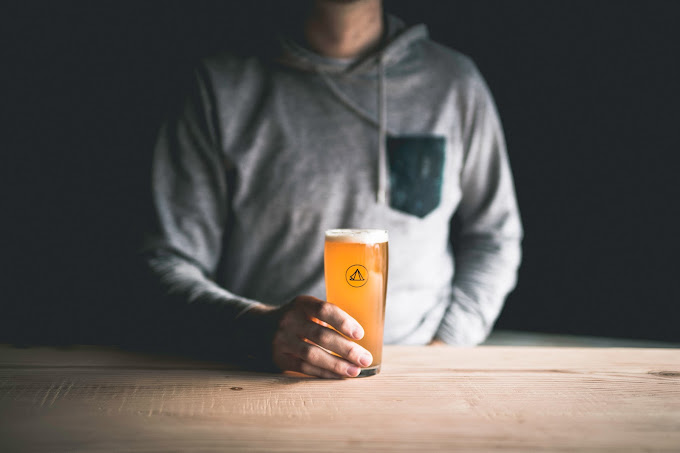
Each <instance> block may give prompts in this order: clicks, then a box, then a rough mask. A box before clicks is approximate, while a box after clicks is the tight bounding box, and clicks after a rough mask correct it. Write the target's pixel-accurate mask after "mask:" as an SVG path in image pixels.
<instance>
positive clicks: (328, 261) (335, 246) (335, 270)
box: [324, 230, 387, 376]
mask: <svg viewBox="0 0 680 453" xmlns="http://www.w3.org/2000/svg"><path fill="white" fill-rule="evenodd" d="M324 269H325V274H326V300H328V302H331V303H333V304H335V305H337V306H338V307H340V308H342V309H343V310H344V311H346V312H347V313H348V314H349V315H350V316H352V317H353V318H354V319H356V320H357V321H358V322H359V324H361V326H362V327H363V328H364V338H362V339H361V340H357V343H359V344H360V345H361V346H363V347H364V348H366V349H368V351H369V352H370V353H371V354H372V355H373V363H372V364H371V365H370V366H368V367H366V368H362V370H361V373H360V374H359V376H372V375H374V374H378V373H379V372H380V364H381V363H382V348H383V325H384V321H385V295H386V292H387V231H385V230H328V231H326V245H325V251H324Z"/></svg>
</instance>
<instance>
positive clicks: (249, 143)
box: [144, 17, 522, 345]
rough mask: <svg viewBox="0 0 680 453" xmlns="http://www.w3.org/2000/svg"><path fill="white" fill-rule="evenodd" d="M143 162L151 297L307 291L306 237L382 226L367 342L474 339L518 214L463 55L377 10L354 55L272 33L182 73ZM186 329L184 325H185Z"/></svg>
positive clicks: (318, 239) (230, 314)
mask: <svg viewBox="0 0 680 453" xmlns="http://www.w3.org/2000/svg"><path fill="white" fill-rule="evenodd" d="M193 88H194V90H193V91H192V92H191V93H190V94H189V95H188V97H187V100H186V102H185V104H184V108H183V110H181V112H180V113H179V114H178V115H177V116H176V117H174V118H172V119H171V120H169V121H168V122H167V123H166V124H165V125H164V126H163V128H162V130H161V132H160V134H159V137H158V141H157V146H156V148H155V153H154V160H153V185H152V186H153V202H154V214H155V215H156V222H155V224H154V225H153V227H152V228H150V229H149V231H148V234H147V236H146V239H145V243H144V252H145V253H144V256H145V260H146V263H147V264H148V267H149V269H150V270H151V272H152V275H153V278H154V281H155V284H156V285H157V287H158V288H159V289H160V290H161V292H162V293H163V295H164V296H165V297H166V298H167V300H168V301H175V303H179V304H184V305H186V306H187V307H194V308H196V309H197V310H200V309H201V307H205V306H211V307H219V310H218V311H216V312H215V313H217V314H216V315H215V316H217V317H218V318H219V319H218V320H216V321H215V322H217V323H218V325H220V326H223V328H224V330H225V331H229V330H234V329H236V325H237V323H238V320H237V318H238V316H239V314H240V313H242V312H244V310H246V311H247V308H248V307H249V306H251V304H253V303H254V302H255V301H258V302H261V303H265V304H270V305H281V304H284V303H286V302H288V301H290V300H291V299H292V298H294V297H295V296H296V295H300V294H309V295H313V296H316V297H318V298H321V299H324V297H325V290H324V276H323V245H324V231H325V230H327V229H332V228H379V229H386V230H388V231H389V238H390V242H389V248H390V249H389V259H390V262H389V279H388V290H387V309H386V310H387V311H386V319H385V342H386V343H388V344H389V343H401V344H425V343H428V342H429V341H430V340H432V339H433V337H435V336H437V337H439V338H441V339H442V340H444V341H446V342H448V343H452V344H458V345H472V344H477V343H479V342H481V341H483V340H484V339H485V338H486V336H487V335H488V333H489V331H490V329H491V327H492V325H493V323H494V321H495V319H496V317H497V316H498V314H499V311H500V309H501V307H502V304H503V301H504V299H505V297H506V295H507V294H508V292H509V291H510V290H511V289H512V288H513V286H514V284H515V280H516V272H517V268H518V266H519V262H520V254H521V253H520V241H521V236H522V227H521V223H520V218H519V213H518V208H517V203H516V198H515V193H514V188H513V181H512V175H511V172H510V167H509V164H508V158H507V155H506V149H505V143H504V139H503V134H502V130H501V125H500V122H499V119H498V115H497V112H496V109H495V106H494V104H493V101H492V98H491V96H490V94H489V91H488V89H487V87H486V85H485V83H484V81H483V79H482V77H481V76H480V74H479V72H478V71H477V69H476V67H475V66H474V64H473V63H472V62H471V61H470V59H468V58H467V57H465V56H463V55H461V54H459V53H457V52H455V51H452V50H450V49H447V48H445V47H443V46H441V45H439V44H437V43H435V42H432V41H430V40H429V39H428V37H427V30H426V28H425V27H424V26H422V25H418V26H415V27H411V28H406V27H404V26H403V24H402V23H401V22H400V21H399V20H398V19H395V18H393V17H389V18H388V33H387V39H386V43H385V44H384V45H383V46H382V47H381V48H380V49H379V50H377V51H376V52H375V53H374V54H372V55H368V56H366V57H362V58H360V59H358V60H354V61H351V60H337V59H329V58H325V57H322V56H319V55H316V54H314V53H312V52H311V51H309V50H307V49H305V48H304V47H302V46H300V45H298V44H296V43H294V42H292V41H290V40H288V39H281V40H280V52H279V54H278V56H277V57H276V58H273V59H268V58H262V57H249V58H244V57H236V56H233V55H226V54H225V55H218V56H215V57H212V58H209V59H207V60H205V61H204V62H203V63H202V64H201V66H200V67H199V68H198V70H197V71H196V79H195V84H194V87H193ZM196 334H197V335H200V332H197V333H196Z"/></svg>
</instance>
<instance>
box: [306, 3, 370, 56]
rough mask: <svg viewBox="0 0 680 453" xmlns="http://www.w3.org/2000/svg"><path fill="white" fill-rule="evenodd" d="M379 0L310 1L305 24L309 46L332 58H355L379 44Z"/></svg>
mask: <svg viewBox="0 0 680 453" xmlns="http://www.w3.org/2000/svg"><path fill="white" fill-rule="evenodd" d="M382 34H383V18H382V1H381V0H355V1H348V2H343V1H333V0H316V1H313V2H312V4H311V6H310V8H309V11H308V15H307V18H306V20H305V24H304V35H305V40H306V41H307V44H308V45H309V46H310V48H311V49H312V50H314V51H315V52H317V53H319V54H320V55H324V56H327V57H331V58H355V57H359V56H361V55H363V54H366V53H368V52H370V51H371V50H373V49H374V48H375V47H377V46H378V45H379V44H380V40H381V38H382Z"/></svg>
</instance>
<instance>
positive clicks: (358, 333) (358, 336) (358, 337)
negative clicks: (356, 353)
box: [352, 327, 364, 340]
mask: <svg viewBox="0 0 680 453" xmlns="http://www.w3.org/2000/svg"><path fill="white" fill-rule="evenodd" d="M352 336H353V337H354V338H355V339H356V340H361V339H362V338H364V329H362V328H361V327H357V328H356V329H354V332H352Z"/></svg>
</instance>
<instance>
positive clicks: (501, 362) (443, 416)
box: [0, 346, 680, 452]
mask: <svg viewBox="0 0 680 453" xmlns="http://www.w3.org/2000/svg"><path fill="white" fill-rule="evenodd" d="M131 450H132V451H296V452H300V451H302V452H306V451H309V452H321V451H343V452H347V451H367V450H372V451H421V452H427V451H455V450H459V451H480V450H481V451H489V450H504V451H530V450H531V451H535V450H550V451H573V450H585V451H612V452H614V451H616V452H618V451H673V452H678V451H680V349H587V348H538V347H534V348H531V347H491V346H488V347H478V348H471V349H458V348H449V347H429V348H428V347H386V350H385V362H384V364H383V371H382V373H381V374H380V375H378V376H375V377H370V378H362V379H346V380H339V381H324V380H317V379H309V378H303V377H295V376H286V375H274V374H264V373H253V372H247V371H239V370H235V369H233V368H229V367H228V366H225V365H222V364H219V363H212V362H198V361H191V360H186V359H177V358H172V357H162V356H153V355H144V354H140V353H132V352H125V351H121V350H116V349H105V348H98V347H76V348H69V349H56V348H28V349H16V348H11V347H9V346H0V451H3V452H5V451H6V452H14V451H19V452H21V451H49V452H59V451H87V452H97V451H131Z"/></svg>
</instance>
